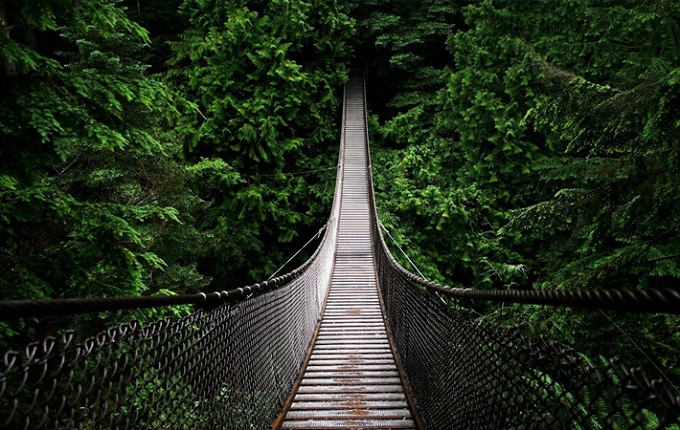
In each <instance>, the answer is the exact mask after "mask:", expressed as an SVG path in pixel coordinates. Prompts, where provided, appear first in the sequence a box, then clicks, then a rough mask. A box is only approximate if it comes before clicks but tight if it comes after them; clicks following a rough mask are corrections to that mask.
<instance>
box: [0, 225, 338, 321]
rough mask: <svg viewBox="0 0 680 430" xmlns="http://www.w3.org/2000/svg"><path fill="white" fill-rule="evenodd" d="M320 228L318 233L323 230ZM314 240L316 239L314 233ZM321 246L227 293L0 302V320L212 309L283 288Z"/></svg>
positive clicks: (301, 272) (310, 261)
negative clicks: (287, 267) (292, 265)
mask: <svg viewBox="0 0 680 430" xmlns="http://www.w3.org/2000/svg"><path fill="white" fill-rule="evenodd" d="M325 229H326V227H323V228H322V229H321V230H320V231H319V233H321V231H322V230H325ZM319 233H317V235H315V237H318V234H319ZM320 249H321V247H318V248H317V249H316V251H314V254H313V255H312V256H311V257H310V258H309V259H308V260H307V261H305V262H304V263H303V264H302V265H301V266H300V267H298V268H297V269H294V270H292V271H290V272H288V273H286V274H284V275H281V276H278V277H276V278H274V279H271V280H268V281H264V282H260V283H257V284H253V285H248V286H244V287H240V288H234V289H231V290H228V291H213V292H211V293H197V294H178V295H176V296H142V297H99V298H91V299H39V300H5V301H0V321H9V320H15V319H20V318H33V317H47V316H56V315H75V314H84V313H93V312H107V311H121V310H131V309H145V308H158V307H166V306H178V305H197V306H200V307H204V308H212V307H214V306H217V305H220V304H223V303H234V302H237V301H239V300H243V299H245V298H247V297H249V296H251V295H258V294H261V293H264V292H266V291H269V290H271V289H273V288H277V287H279V286H282V285H285V284H287V283H289V282H290V281H292V280H293V279H296V278H298V277H299V276H300V275H302V274H303V273H304V271H305V270H306V269H307V267H309V265H310V264H311V263H312V262H313V261H314V259H315V258H316V257H317V255H318V253H319V251H320Z"/></svg>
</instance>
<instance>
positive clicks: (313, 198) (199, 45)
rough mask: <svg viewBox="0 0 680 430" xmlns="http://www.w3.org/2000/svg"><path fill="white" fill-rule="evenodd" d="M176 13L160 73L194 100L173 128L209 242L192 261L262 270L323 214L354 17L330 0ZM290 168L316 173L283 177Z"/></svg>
mask: <svg viewBox="0 0 680 430" xmlns="http://www.w3.org/2000/svg"><path fill="white" fill-rule="evenodd" d="M183 10H184V12H185V13H186V14H187V16H188V20H189V23H190V25H189V28H188V29H187V30H186V31H185V32H184V33H183V35H182V37H181V40H180V41H179V42H177V43H175V44H174V45H173V49H174V51H175V55H176V56H175V59H174V60H173V65H174V69H173V70H172V71H171V76H172V78H173V81H174V82H175V83H176V85H178V86H179V87H180V88H181V90H182V92H183V93H184V95H185V97H186V98H187V99H189V100H190V101H191V102H192V103H194V105H195V109H194V110H193V112H191V113H190V114H187V115H185V116H184V117H183V120H182V122H181V124H180V128H179V129H178V131H179V132H180V134H181V135H182V136H183V138H184V142H185V147H186V156H187V160H188V161H189V162H190V163H197V166H203V167H201V168H199V170H200V171H201V182H200V183H198V182H197V183H195V189H196V190H197V191H198V193H199V195H200V196H201V198H202V199H204V200H205V201H208V202H210V203H211V207H210V208H209V209H208V210H207V211H206V212H205V213H203V214H202V216H201V218H200V221H199V225H200V228H201V229H202V230H206V231H209V232H210V234H211V235H212V236H213V237H214V243H215V246H214V248H213V249H212V250H211V254H210V256H209V257H208V258H206V259H205V260H203V263H202V264H203V265H204V266H205V269H206V270H207V271H208V272H210V273H213V274H214V276H215V277H216V278H217V280H216V282H217V283H218V285H219V284H221V283H224V282H226V281H227V280H228V279H231V280H233V275H234V273H239V272H240V273H241V275H240V276H241V278H239V279H243V280H251V279H253V278H262V277H266V276H267V275H269V274H270V273H272V272H273V271H274V270H275V269H276V267H277V265H278V264H280V263H281V262H282V261H285V260H286V258H287V257H288V256H289V255H290V253H291V248H292V247H291V245H290V243H291V241H293V242H299V241H301V240H306V238H307V236H308V235H307V234H305V233H306V232H307V233H309V234H311V231H312V230H313V229H318V226H319V225H320V224H322V222H323V221H322V220H323V219H324V218H325V217H326V216H327V213H328V208H329V207H330V199H329V196H330V194H331V193H330V190H331V189H332V179H333V176H332V173H331V172H330V171H329V170H327V169H328V168H329V167H332V166H333V164H332V163H334V162H333V161H330V160H333V159H334V157H335V155H334V154H335V149H334V148H337V146H336V145H337V142H338V140H339V139H338V134H337V126H336V124H337V120H338V116H337V113H338V112H339V111H338V108H339V104H340V101H341V100H340V98H339V95H340V93H339V92H338V90H339V88H340V84H341V83H342V82H344V80H345V79H346V76H347V74H346V66H345V64H344V62H346V61H347V59H348V54H349V48H348V46H347V43H346V40H347V38H348V37H349V36H350V35H351V34H352V32H353V25H352V22H351V20H350V19H349V18H348V17H347V15H345V14H344V12H343V8H342V7H341V6H340V5H339V4H338V3H336V2H311V3H308V2H304V1H268V2H265V1H259V2H246V1H233V2H226V3H225V2H217V1H201V2H186V3H185V5H184V6H183ZM206 160H212V161H210V162H208V161H206ZM206 163H211V164H210V166H212V167H210V168H208V166H209V164H206ZM215 163H219V165H218V164H215ZM317 170H319V171H320V172H316V171H317ZM301 171H305V172H308V171H315V172H309V173H308V174H305V175H298V174H288V173H289V172H290V173H297V172H301ZM225 175H226V176H225ZM227 177H229V178H230V179H229V180H225V179H226V178H227ZM219 184H221V185H219Z"/></svg>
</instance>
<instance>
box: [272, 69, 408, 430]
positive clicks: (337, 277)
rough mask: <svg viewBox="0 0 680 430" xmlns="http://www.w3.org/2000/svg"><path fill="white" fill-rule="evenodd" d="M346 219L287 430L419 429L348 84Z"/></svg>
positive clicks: (360, 92) (359, 93) (358, 102)
mask: <svg viewBox="0 0 680 430" xmlns="http://www.w3.org/2000/svg"><path fill="white" fill-rule="evenodd" d="M345 98H346V101H345V107H346V110H345V121H344V130H343V135H344V150H343V159H342V160H341V163H340V164H341V168H342V170H343V182H342V186H341V193H340V220H339V225H338V240H337V249H336V253H335V264H334V269H333V274H332V278H331V287H330V292H329V294H328V299H327V301H326V307H325V310H324V312H323V317H322V318H321V324H320V327H319V330H318V334H317V336H316V338H315V341H314V344H313V349H312V352H311V356H310V359H309V361H308V364H307V367H306V369H305V371H304V377H303V378H302V379H301V382H300V384H299V386H298V387H296V394H295V398H294V399H293V402H292V404H291V405H290V409H289V410H287V414H286V415H285V420H284V421H283V425H282V426H281V428H284V429H311V428H324V429H365V428H371V429H385V428H393V429H397V428H398V429H413V428H415V422H414V420H413V418H412V416H411V411H410V410H409V405H408V403H407V402H406V396H405V394H404V386H403V385H402V380H401V378H400V375H399V372H398V370H397V365H396V363H395V359H394V355H393V353H392V348H391V345H390V341H389V338H388V336H387V330H386V328H385V322H384V318H383V312H382V307H381V304H380V297H379V294H378V286H377V279H376V268H375V261H374V258H373V241H372V240H371V235H372V231H371V216H372V208H371V205H370V199H369V189H368V183H369V181H368V178H367V172H368V155H367V142H366V124H365V110H364V109H365V108H364V89H363V84H362V80H361V79H360V78H354V79H352V80H351V81H350V82H349V83H348V84H347V87H346V94H345Z"/></svg>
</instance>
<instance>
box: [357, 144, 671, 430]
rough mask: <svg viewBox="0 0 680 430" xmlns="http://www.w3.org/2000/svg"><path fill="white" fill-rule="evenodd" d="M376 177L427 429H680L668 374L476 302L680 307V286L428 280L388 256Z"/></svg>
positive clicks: (383, 285) (412, 382) (411, 381)
mask: <svg viewBox="0 0 680 430" xmlns="http://www.w3.org/2000/svg"><path fill="white" fill-rule="evenodd" d="M366 139H367V141H368V136H366ZM369 166H370V164H369ZM369 182H370V183H369V190H370V193H369V198H370V199H371V204H372V207H373V211H374V212H373V218H372V223H373V225H372V234H373V244H374V255H375V259H376V270H377V272H378V273H377V276H378V283H379V288H380V291H381V295H382V298H383V302H384V306H385V313H386V315H385V317H386V322H387V325H388V327H389V331H390V334H391V336H392V340H393V342H394V345H395V347H396V350H397V353H398V358H399V362H400V365H401V368H402V370H403V372H404V374H405V377H406V379H407V382H408V385H409V388H410V390H411V393H412V396H413V398H414V399H415V402H416V407H417V411H418V413H419V414H420V415H421V417H420V418H422V421H423V423H424V426H425V428H426V429H432V430H439V429H451V430H459V429H460V430H467V429H493V430H499V429H518V430H519V429H583V430H586V429H588V430H589V429H616V430H623V429H636V430H637V429H674V430H678V429H680V396H678V395H677V394H675V393H672V392H671V391H670V390H669V388H668V387H669V385H670V384H669V383H668V382H667V381H664V380H662V379H660V378H654V379H651V378H648V377H647V376H646V375H645V374H644V372H643V371H642V370H640V369H639V368H628V367H626V366H625V365H623V364H621V363H619V362H618V361H616V360H607V359H603V358H598V359H597V360H598V361H597V362H593V360H592V359H591V358H588V357H586V356H584V355H583V354H579V353H578V352H577V351H574V350H571V349H569V348H566V347H564V346H562V345H560V344H559V343H557V342H553V341H551V340H550V339H547V338H541V339H529V338H527V337H525V336H523V335H521V334H520V333H519V331H518V330H516V329H511V328H502V327H498V326H495V325H493V324H491V323H489V322H488V321H484V320H481V319H479V318H477V317H476V316H475V315H474V313H473V312H471V311H470V308H469V305H470V303H471V300H474V299H477V300H490V301H495V302H507V303H534V304H543V305H558V306H571V307H581V308H590V309H618V310H624V311H638V312H670V313H680V291H678V290H649V291H616V290H600V291H585V290H579V291H548V292H541V291H517V290H514V291H513V290H510V291H508V290H506V291H479V290H477V291H476V290H470V289H460V288H458V289H456V288H450V287H446V286H443V285H439V284H436V283H433V282H428V281H426V280H425V279H422V278H421V277H419V276H416V275H414V274H413V273H410V272H409V271H407V270H406V269H404V268H403V267H402V266H400V265H399V263H397V261H396V260H395V259H394V257H393V256H392V255H391V254H390V252H389V250H388V248H387V245H386V243H385V241H384V239H383V236H382V232H381V231H380V222H379V220H378V216H377V212H376V209H375V197H374V195H373V184H372V177H371V175H370V167H369ZM444 298H445V299H446V300H444Z"/></svg>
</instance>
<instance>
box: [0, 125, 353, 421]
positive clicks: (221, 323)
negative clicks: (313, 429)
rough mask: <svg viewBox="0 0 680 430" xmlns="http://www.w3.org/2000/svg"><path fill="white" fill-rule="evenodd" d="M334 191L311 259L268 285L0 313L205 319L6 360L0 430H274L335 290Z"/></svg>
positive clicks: (111, 332) (67, 336) (63, 341)
mask: <svg viewBox="0 0 680 430" xmlns="http://www.w3.org/2000/svg"><path fill="white" fill-rule="evenodd" d="M343 123H344V115H343ZM340 155H341V157H342V145H341V154H340ZM341 183H342V170H341V169H340V170H339V176H338V179H337V181H336V189H335V200H334V203H333V208H332V210H331V216H330V219H329V221H328V223H327V224H326V233H325V235H324V238H323V241H322V243H321V244H320V246H319V247H318V248H317V250H316V251H315V253H314V255H313V256H312V257H311V258H310V259H309V260H307V261H306V262H305V263H304V264H303V265H302V266H300V267H299V268H297V269H295V270H293V271H292V272H289V273H287V274H285V275H282V276H279V277H277V278H275V279H272V280H271V281H267V282H263V283H261V284H255V285H252V286H248V287H243V288H237V289H234V290H230V291H222V292H214V293H209V294H202V293H201V294H190V295H183V296H169V297H129V298H117V299H115V298H112V299H85V300H80V299H75V300H52V301H50V300H36V301H16V302H0V314H1V315H0V319H12V318H25V317H29V316H46V315H71V314H75V313H82V312H99V311H105V310H122V309H134V308H143V307H155V306H166V305H172V304H175V305H176V304H196V305H199V306H201V307H202V309H199V310H197V311H196V312H194V313H192V314H190V315H188V316H185V317H183V318H180V319H177V320H171V319H164V320H160V321H156V322H154V323H151V324H149V325H146V326H141V325H140V324H138V323H137V322H135V321H132V322H128V323H125V324H121V325H118V326H116V327H112V328H110V329H108V330H105V331H103V332H101V333H99V334H98V335H96V336H94V337H89V338H86V339H84V340H79V339H76V335H75V334H74V333H73V332H65V333H63V334H62V335H60V336H59V337H48V338H46V339H45V340H43V341H40V342H33V343H30V344H28V345H27V346H26V347H25V348H24V349H23V350H21V351H9V352H6V353H5V354H4V356H3V359H4V361H3V363H2V364H0V428H2V429H7V430H14V429H173V430H174V429H224V430H231V429H264V428H269V427H270V424H271V422H272V420H273V418H274V417H275V416H276V415H277V413H278V412H279V411H280V409H281V407H282V405H283V402H284V400H285V399H286V397H287V396H288V394H289V392H290V390H291V388H292V387H293V384H294V382H295V380H296V378H297V376H298V372H299V370H300V367H301V365H302V363H303V361H304V359H305V356H306V353H307V348H308V346H309V344H310V342H311V340H312V337H313V334H314V330H315V328H316V324H317V321H318V320H319V318H320V314H321V309H322V307H323V303H324V300H325V297H326V295H327V291H328V288H329V286H330V279H331V274H332V270H333V262H334V259H335V249H336V244H337V231H338V217H339V213H340V207H339V202H340V198H339V195H340V192H341Z"/></svg>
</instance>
